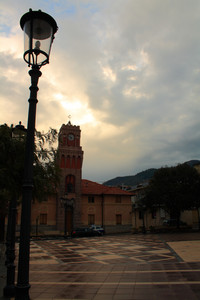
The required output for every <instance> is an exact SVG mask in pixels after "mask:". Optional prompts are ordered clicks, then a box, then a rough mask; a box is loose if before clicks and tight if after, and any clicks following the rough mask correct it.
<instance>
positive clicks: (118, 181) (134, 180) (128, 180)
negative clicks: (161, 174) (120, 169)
mask: <svg viewBox="0 0 200 300" xmlns="http://www.w3.org/2000/svg"><path fill="white" fill-rule="evenodd" d="M156 170H157V169H148V170H146V171H142V172H140V173H138V174H136V175H130V176H122V177H116V178H113V179H110V180H108V181H106V182H104V185H107V186H118V185H128V186H132V187H133V186H137V185H138V184H141V183H144V182H147V181H149V179H151V178H152V177H153V174H154V172H155V171H156Z"/></svg>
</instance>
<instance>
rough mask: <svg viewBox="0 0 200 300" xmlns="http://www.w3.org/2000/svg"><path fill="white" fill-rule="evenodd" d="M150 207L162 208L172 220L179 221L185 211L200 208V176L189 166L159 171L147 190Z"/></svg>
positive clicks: (182, 165)
mask: <svg viewBox="0 0 200 300" xmlns="http://www.w3.org/2000/svg"><path fill="white" fill-rule="evenodd" d="M145 203H146V205H147V206H148V207H150V208H152V207H155V206H162V207H163V208H164V209H165V210H166V211H167V212H168V213H169V214H170V217H171V218H174V219H177V222H178V224H179V219H180V213H181V212H182V211H184V210H187V209H191V208H193V207H197V206H198V205H199V206H200V175H199V173H198V172H197V170H196V169H195V168H193V167H191V166H189V165H187V164H180V165H178V166H176V167H165V168H160V169H158V170H157V171H156V172H155V173H154V176H153V178H152V179H151V181H150V184H149V186H148V188H147V190H146V196H145Z"/></svg>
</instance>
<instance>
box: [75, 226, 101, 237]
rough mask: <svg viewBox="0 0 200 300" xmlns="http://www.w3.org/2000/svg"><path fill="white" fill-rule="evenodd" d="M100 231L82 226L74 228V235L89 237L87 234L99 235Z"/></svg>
mask: <svg viewBox="0 0 200 300" xmlns="http://www.w3.org/2000/svg"><path fill="white" fill-rule="evenodd" d="M99 235H100V233H99V232H98V231H95V230H93V229H92V228H88V227H81V228H76V229H74V230H72V234H71V236H72V237H87V236H99Z"/></svg>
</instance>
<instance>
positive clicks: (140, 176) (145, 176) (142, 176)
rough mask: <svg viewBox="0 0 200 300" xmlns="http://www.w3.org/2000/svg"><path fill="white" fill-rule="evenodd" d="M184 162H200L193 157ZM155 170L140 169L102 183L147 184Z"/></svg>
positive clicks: (194, 163)
mask: <svg viewBox="0 0 200 300" xmlns="http://www.w3.org/2000/svg"><path fill="white" fill-rule="evenodd" d="M185 163H187V164H188V165H190V166H192V167H193V166H195V165H197V164H200V160H197V159H193V160H189V161H186V162H185ZM156 170H158V169H156V168H150V169H147V170H145V171H141V172H139V173H137V174H136V175H128V176H117V177H115V178H113V179H110V180H107V181H105V182H104V183H103V184H104V185H106V186H119V185H126V186H131V187H135V186H137V185H138V184H147V182H148V181H149V180H150V179H151V178H152V177H153V175H154V172H155V171H156Z"/></svg>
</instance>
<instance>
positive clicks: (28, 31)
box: [15, 9, 58, 300]
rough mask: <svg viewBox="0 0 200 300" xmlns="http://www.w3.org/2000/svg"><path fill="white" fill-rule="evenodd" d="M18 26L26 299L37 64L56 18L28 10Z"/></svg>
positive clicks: (24, 291)
mask: <svg viewBox="0 0 200 300" xmlns="http://www.w3.org/2000/svg"><path fill="white" fill-rule="evenodd" d="M20 26H21V28H22V30H23V31H24V36H25V39H24V46H25V51H24V60H25V62H26V63H27V64H28V66H29V67H30V66H31V67H32V68H31V70H30V71H29V75H30V76H31V86H30V88H29V89H30V98H29V100H28V101H29V114H28V128H27V139H26V149H25V164H24V181H23V192H22V193H23V194H22V211H21V228H20V245H19V262H18V278H17V285H16V295H15V299H16V300H29V299H30V297H29V288H30V284H29V253H30V229H31V226H30V225H31V201H32V191H33V157H34V132H35V118H36V104H37V102H38V100H37V91H38V87H37V84H38V80H39V77H40V76H41V75H42V73H41V72H40V70H39V69H40V68H41V67H42V66H43V65H45V64H47V63H49V55H50V50H51V46H52V43H53V40H54V34H55V33H56V31H57V29H58V27H57V24H56V21H55V20H54V19H53V18H52V17H51V16H50V15H48V14H46V13H44V12H42V11H41V10H39V11H32V10H31V9H30V10H29V12H28V13H26V14H25V15H23V16H22V18H21V20H20Z"/></svg>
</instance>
